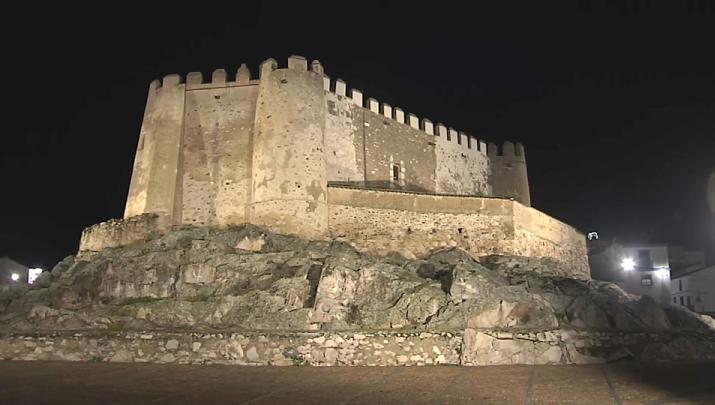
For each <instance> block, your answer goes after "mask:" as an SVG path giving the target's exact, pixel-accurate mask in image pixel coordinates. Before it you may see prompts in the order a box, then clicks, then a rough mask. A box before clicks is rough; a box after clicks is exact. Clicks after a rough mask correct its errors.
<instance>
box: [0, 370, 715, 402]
mask: <svg viewBox="0 0 715 405" xmlns="http://www.w3.org/2000/svg"><path fill="white" fill-rule="evenodd" d="M0 403H2V404H77V405H81V404H103V405H107V404H199V403H201V404H649V405H655V404H715V364H713V363H709V364H677V365H676V364H651V365H642V364H637V363H616V364H608V365H586V366H492V367H452V366H441V367H439V366H435V367H240V366H221V365H176V364H147V363H141V364H139V363H82V362H39V361H33V362H19V361H0Z"/></svg>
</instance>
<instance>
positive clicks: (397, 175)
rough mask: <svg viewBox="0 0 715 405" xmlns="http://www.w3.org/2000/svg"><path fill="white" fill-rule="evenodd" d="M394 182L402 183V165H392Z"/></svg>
mask: <svg viewBox="0 0 715 405" xmlns="http://www.w3.org/2000/svg"><path fill="white" fill-rule="evenodd" d="M392 180H393V181H400V165H392Z"/></svg>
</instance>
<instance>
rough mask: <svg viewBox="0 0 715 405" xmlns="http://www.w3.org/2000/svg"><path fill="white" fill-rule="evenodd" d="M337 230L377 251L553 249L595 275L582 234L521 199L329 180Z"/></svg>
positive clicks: (551, 254) (568, 264)
mask: <svg viewBox="0 0 715 405" xmlns="http://www.w3.org/2000/svg"><path fill="white" fill-rule="evenodd" d="M328 204H329V214H330V234H331V237H332V238H335V239H337V240H342V241H345V242H348V243H350V244H351V245H353V246H355V248H357V249H358V250H361V251H364V252H370V253H374V254H381V255H384V254H388V253H390V252H397V253H399V254H402V255H404V256H406V257H409V258H415V257H423V256H426V255H427V254H428V253H429V252H431V251H434V250H438V249H443V248H449V247H458V248H461V249H464V250H466V251H467V252H469V253H470V254H471V255H472V256H473V257H475V258H478V257H479V256H485V255H491V254H506V255H523V256H532V257H547V258H551V259H553V260H554V261H555V262H556V263H558V264H559V265H560V267H563V269H564V270H565V271H567V272H568V274H572V275H574V276H581V277H583V276H585V277H590V273H589V270H588V262H587V256H586V242H585V237H584V235H583V234H581V233H580V232H578V231H577V230H576V229H574V228H572V227H571V226H569V225H566V224H564V223H562V222H560V221H557V220H556V219H554V218H551V217H550V216H548V215H546V214H544V213H542V212H539V211H538V210H535V209H533V208H530V207H525V206H523V205H521V204H520V203H518V202H515V201H511V200H505V199H499V198H483V197H459V196H442V195H428V194H411V193H400V192H385V191H374V190H358V189H350V188H341V187H330V188H329V190H328Z"/></svg>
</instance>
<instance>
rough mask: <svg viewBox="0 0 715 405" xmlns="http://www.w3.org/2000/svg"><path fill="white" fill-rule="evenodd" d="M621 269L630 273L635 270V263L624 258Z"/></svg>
mask: <svg viewBox="0 0 715 405" xmlns="http://www.w3.org/2000/svg"><path fill="white" fill-rule="evenodd" d="M621 267H622V268H623V270H625V271H632V270H633V269H635V268H636V261H635V260H633V258H632V257H626V258H625V259H623V260H622V261H621Z"/></svg>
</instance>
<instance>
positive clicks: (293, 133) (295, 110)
mask: <svg viewBox="0 0 715 405" xmlns="http://www.w3.org/2000/svg"><path fill="white" fill-rule="evenodd" d="M313 68H314V69H316V70H320V72H319V73H318V72H314V71H308V70H307V61H306V60H305V59H303V58H300V57H291V58H289V60H288V68H287V69H277V63H276V62H275V61H274V60H272V59H271V60H268V61H266V62H264V63H263V64H262V65H261V79H260V85H259V90H258V99H257V101H256V104H257V107H256V120H255V133H254V137H253V160H252V162H253V163H252V179H251V184H252V196H253V197H252V202H251V205H250V206H249V221H250V222H251V223H254V224H256V225H264V226H267V227H269V228H271V229H272V230H274V231H276V232H280V233H287V234H296V235H300V236H302V237H306V238H316V239H320V238H323V237H325V236H326V234H327V230H328V207H327V201H326V200H327V174H326V173H327V172H326V163H325V151H324V148H325V141H324V131H325V104H326V102H325V92H324V90H323V76H322V68H320V66H319V65H317V66H314V67H313Z"/></svg>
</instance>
